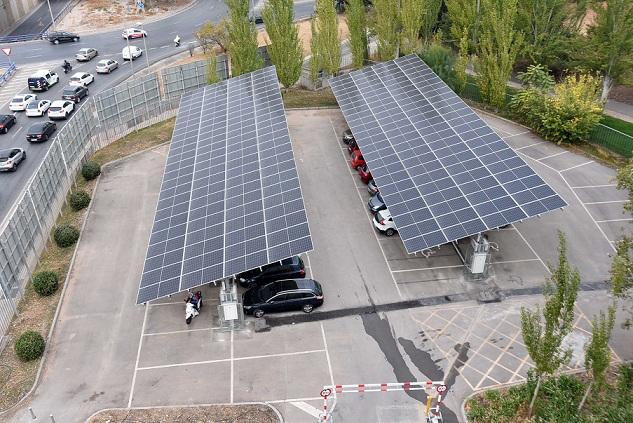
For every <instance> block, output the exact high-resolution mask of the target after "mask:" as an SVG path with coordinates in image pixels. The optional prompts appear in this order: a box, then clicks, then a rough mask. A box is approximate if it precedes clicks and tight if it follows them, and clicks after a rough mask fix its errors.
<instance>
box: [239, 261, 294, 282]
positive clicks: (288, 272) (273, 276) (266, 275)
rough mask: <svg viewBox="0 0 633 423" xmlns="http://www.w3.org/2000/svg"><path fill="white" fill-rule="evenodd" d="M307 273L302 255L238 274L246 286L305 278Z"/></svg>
mask: <svg viewBox="0 0 633 423" xmlns="http://www.w3.org/2000/svg"><path fill="white" fill-rule="evenodd" d="M305 275H306V271H305V265H304V264H303V260H301V257H299V256H294V257H290V258H287V259H284V260H282V261H280V262H277V263H272V264H268V265H266V266H263V267H262V268H261V270H260V269H255V270H251V271H248V272H245V273H241V274H240V275H238V276H237V279H238V280H239V281H240V284H241V285H242V286H244V287H250V286H253V285H264V284H267V283H268V282H272V281H276V280H278V279H291V278H303V277H304V276H305Z"/></svg>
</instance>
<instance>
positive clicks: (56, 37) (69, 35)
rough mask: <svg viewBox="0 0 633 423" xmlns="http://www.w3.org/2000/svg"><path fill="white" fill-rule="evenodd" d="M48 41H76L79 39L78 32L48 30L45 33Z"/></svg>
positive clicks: (54, 42) (55, 42) (57, 42)
mask: <svg viewBox="0 0 633 423" xmlns="http://www.w3.org/2000/svg"><path fill="white" fill-rule="evenodd" d="M46 38H47V39H48V41H50V42H51V43H53V44H59V43H67V42H70V41H72V42H75V43H76V42H77V41H79V34H75V33H74V32H66V31H53V32H49V33H48V34H47V35H46Z"/></svg>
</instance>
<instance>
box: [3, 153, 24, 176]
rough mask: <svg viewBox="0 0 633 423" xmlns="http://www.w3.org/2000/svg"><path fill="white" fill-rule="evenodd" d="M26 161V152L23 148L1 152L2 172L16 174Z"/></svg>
mask: <svg viewBox="0 0 633 423" xmlns="http://www.w3.org/2000/svg"><path fill="white" fill-rule="evenodd" d="M24 159H26V151H24V150H23V149H21V148H8V149H6V150H0V170H4V171H10V172H15V171H16V170H17V169H18V166H19V165H20V163H22V161H23V160H24Z"/></svg>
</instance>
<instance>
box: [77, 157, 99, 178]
mask: <svg viewBox="0 0 633 423" xmlns="http://www.w3.org/2000/svg"><path fill="white" fill-rule="evenodd" d="M81 175H82V176H83V177H84V179H85V180H86V181H92V180H93V179H95V178H96V177H97V176H99V175H101V166H99V163H97V162H87V163H85V164H84V165H83V166H82V167H81Z"/></svg>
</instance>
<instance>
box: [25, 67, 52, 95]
mask: <svg viewBox="0 0 633 423" xmlns="http://www.w3.org/2000/svg"><path fill="white" fill-rule="evenodd" d="M58 82H59V75H57V74H56V73H55V72H53V71H51V70H38V71H37V72H35V73H34V74H33V75H31V76H30V77H29V80H28V84H29V90H31V91H48V89H49V88H50V87H52V86H53V85H55V84H57V83H58Z"/></svg>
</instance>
